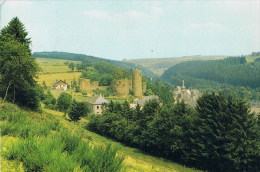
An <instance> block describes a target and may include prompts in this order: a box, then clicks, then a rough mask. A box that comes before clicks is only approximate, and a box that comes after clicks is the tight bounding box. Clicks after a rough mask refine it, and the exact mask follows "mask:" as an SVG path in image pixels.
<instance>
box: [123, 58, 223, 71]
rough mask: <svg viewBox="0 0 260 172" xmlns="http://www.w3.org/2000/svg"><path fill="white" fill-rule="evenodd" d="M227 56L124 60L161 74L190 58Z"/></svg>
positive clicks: (190, 59)
mask: <svg viewBox="0 0 260 172" xmlns="http://www.w3.org/2000/svg"><path fill="white" fill-rule="evenodd" d="M226 57H227V56H185V57H178V58H156V59H151V58H150V59H149V58H147V59H133V60H127V61H126V62H130V63H134V64H137V65H140V66H143V67H146V68H147V69H149V70H150V71H153V72H154V73H155V74H157V75H162V74H163V72H164V71H165V70H166V69H168V68H169V67H171V66H173V65H176V64H178V63H181V62H184V61H192V60H220V59H224V58H226Z"/></svg>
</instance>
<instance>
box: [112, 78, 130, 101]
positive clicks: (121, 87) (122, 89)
mask: <svg viewBox="0 0 260 172" xmlns="http://www.w3.org/2000/svg"><path fill="white" fill-rule="evenodd" d="M113 88H114V90H115V92H116V95H117V96H118V97H127V96H129V89H130V86H129V80H128V79H127V78H125V79H120V80H114V81H113Z"/></svg>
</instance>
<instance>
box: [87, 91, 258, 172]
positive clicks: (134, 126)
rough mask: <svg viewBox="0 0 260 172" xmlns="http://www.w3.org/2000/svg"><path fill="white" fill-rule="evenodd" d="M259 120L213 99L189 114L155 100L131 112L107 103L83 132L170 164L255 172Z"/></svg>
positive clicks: (240, 106) (240, 103)
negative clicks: (131, 147)
mask: <svg viewBox="0 0 260 172" xmlns="http://www.w3.org/2000/svg"><path fill="white" fill-rule="evenodd" d="M259 126H260V125H259V119H257V118H256V116H254V114H251V113H250V108H249V105H248V104H247V102H245V101H244V100H242V99H238V98H234V97H227V96H223V95H221V94H216V93H207V94H204V95H203V96H202V97H200V98H199V99H198V101H197V106H196V107H195V108H194V109H193V108H191V107H189V106H187V105H186V104H185V103H184V102H178V103H177V104H175V105H174V106H172V105H169V104H164V105H162V104H161V103H160V102H158V101H156V100H152V101H150V102H148V103H147V104H145V106H144V107H143V108H141V107H140V106H139V105H137V107H136V109H131V108H130V107H129V104H128V103H127V102H125V103H123V104H118V103H113V102H111V103H110V104H109V105H108V107H107V110H106V111H105V112H104V113H103V114H102V115H99V116H92V117H91V118H90V122H89V124H88V125H87V129H89V130H91V131H94V132H96V133H99V134H101V135H104V136H107V137H110V138H114V139H116V140H118V141H120V142H122V143H125V144H127V145H130V146H133V147H138V148H140V149H142V150H144V151H147V152H149V153H152V154H154V155H157V156H161V157H165V158H168V159H170V160H173V161H176V162H179V163H183V164H185V165H188V166H192V167H197V168H199V169H202V170H209V171H252V172H253V171H255V172H256V171H259V170H260V169H259V168H260V167H259V163H258V162H259V160H260V151H259V150H260V149H259V136H260V135H259V134H260V132H259Z"/></svg>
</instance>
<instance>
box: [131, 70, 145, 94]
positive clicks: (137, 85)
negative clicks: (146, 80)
mask: <svg viewBox="0 0 260 172" xmlns="http://www.w3.org/2000/svg"><path fill="white" fill-rule="evenodd" d="M132 87H133V92H134V96H135V97H142V96H143V88H142V71H141V70H138V69H135V70H132Z"/></svg>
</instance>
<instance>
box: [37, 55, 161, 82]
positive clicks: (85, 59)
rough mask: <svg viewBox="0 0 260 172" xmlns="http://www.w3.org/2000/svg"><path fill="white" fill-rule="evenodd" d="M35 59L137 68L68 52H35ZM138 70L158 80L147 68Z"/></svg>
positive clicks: (140, 67)
mask: <svg viewBox="0 0 260 172" xmlns="http://www.w3.org/2000/svg"><path fill="white" fill-rule="evenodd" d="M33 57H35V58H51V59H63V60H73V61H82V62H83V63H86V64H93V63H96V62H103V61H104V62H109V63H112V64H114V65H117V66H120V67H122V68H124V69H135V68H136V66H135V64H133V63H126V62H122V61H116V60H109V59H104V58H100V57H94V56H89V55H85V54H75V53H67V52H34V53H33ZM138 69H140V70H142V72H143V75H144V76H147V77H149V78H157V77H158V76H157V75H155V74H154V73H152V72H151V71H150V70H148V69H146V68H145V67H142V66H138Z"/></svg>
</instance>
